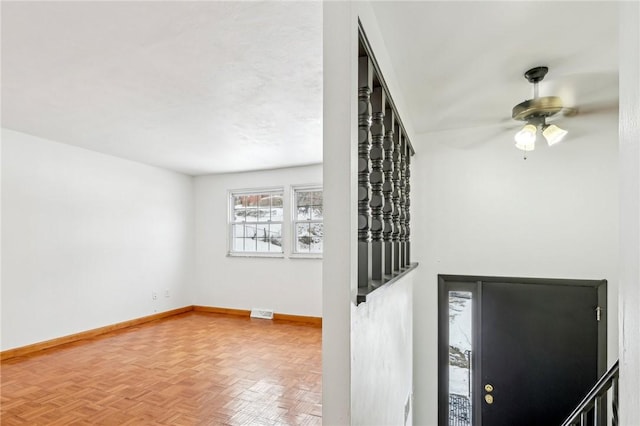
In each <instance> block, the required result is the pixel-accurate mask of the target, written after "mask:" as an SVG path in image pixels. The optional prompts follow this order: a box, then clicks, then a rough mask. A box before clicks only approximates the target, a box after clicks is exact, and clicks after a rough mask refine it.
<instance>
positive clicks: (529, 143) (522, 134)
mask: <svg viewBox="0 0 640 426" xmlns="http://www.w3.org/2000/svg"><path fill="white" fill-rule="evenodd" d="M536 131H537V129H536V126H534V125H533V124H527V125H526V126H524V127H523V128H522V130H520V131H519V132H518V133H516V137H515V140H516V148H518V149H521V150H523V151H533V150H534V149H535V147H536Z"/></svg>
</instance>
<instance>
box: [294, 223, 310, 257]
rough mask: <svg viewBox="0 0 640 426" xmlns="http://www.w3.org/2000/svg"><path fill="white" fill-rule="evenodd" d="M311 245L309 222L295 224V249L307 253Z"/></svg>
mask: <svg viewBox="0 0 640 426" xmlns="http://www.w3.org/2000/svg"><path fill="white" fill-rule="evenodd" d="M310 245H311V237H310V236H309V224H308V223H297V224H296V251H297V252H300V253H308V252H309V247H310Z"/></svg>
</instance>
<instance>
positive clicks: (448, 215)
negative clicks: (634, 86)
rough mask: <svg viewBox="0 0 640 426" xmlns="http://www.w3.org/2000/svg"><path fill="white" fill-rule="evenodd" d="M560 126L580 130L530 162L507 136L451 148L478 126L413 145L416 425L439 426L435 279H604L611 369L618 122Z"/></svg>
mask: <svg viewBox="0 0 640 426" xmlns="http://www.w3.org/2000/svg"><path fill="white" fill-rule="evenodd" d="M566 127H567V128H568V129H569V131H571V128H572V127H573V128H576V129H580V132H579V134H578V135H575V136H573V137H572V134H571V133H570V134H569V136H567V138H566V140H565V141H564V142H563V143H562V144H559V145H556V146H554V147H552V148H549V147H545V146H539V147H538V148H537V149H536V151H534V152H532V153H529V155H528V157H529V158H528V159H527V160H524V159H523V156H522V152H521V151H519V150H517V149H516V148H515V147H514V146H513V143H512V142H511V141H512V135H510V134H506V135H505V136H503V137H499V138H494V139H492V140H488V141H487V142H485V143H484V144H480V145H478V146H477V148H475V149H468V150H464V149H456V148H455V147H456V146H458V144H456V142H458V141H460V140H465V141H469V140H473V138H474V132H475V130H474V131H465V130H460V131H456V132H443V133H439V134H424V135H420V136H419V137H418V138H417V139H416V140H415V141H414V145H415V146H416V151H417V154H416V156H415V157H414V162H413V165H412V177H413V182H414V184H413V185H412V197H411V199H412V206H413V215H412V219H413V221H412V222H413V223H412V228H413V230H414V232H413V235H412V244H413V252H412V253H413V256H414V257H415V260H416V261H418V262H420V265H421V268H420V269H419V270H418V271H417V272H418V273H417V276H416V280H415V281H416V286H415V291H414V296H415V297H414V300H415V306H414V312H415V342H416V343H415V355H414V356H415V367H416V371H415V387H416V393H415V398H416V403H415V419H416V424H420V425H435V424H437V399H438V395H437V345H436V342H437V311H438V309H437V275H438V274H460V275H481V276H513V277H544V278H583V279H603V278H604V279H607V280H608V282H609V287H608V289H609V297H608V303H609V306H608V309H609V310H608V316H607V319H608V340H609V350H608V360H609V364H611V363H613V361H615V359H616V358H617V339H618V335H617V313H618V311H617V305H618V303H617V286H618V270H617V262H618V190H617V186H618V183H617V179H618V145H617V116H616V115H615V114H611V115H609V116H607V117H605V118H597V117H584V118H580V117H579V116H578V117H575V118H573V119H572V121H568V120H567V122H566ZM575 133H578V132H575ZM539 145H542V144H539Z"/></svg>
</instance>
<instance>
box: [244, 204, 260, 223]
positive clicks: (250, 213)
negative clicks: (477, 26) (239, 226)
mask: <svg viewBox="0 0 640 426" xmlns="http://www.w3.org/2000/svg"><path fill="white" fill-rule="evenodd" d="M245 215H246V220H247V221H249V222H257V221H258V209H257V208H255V207H251V208H248V209H247V210H246V213H245Z"/></svg>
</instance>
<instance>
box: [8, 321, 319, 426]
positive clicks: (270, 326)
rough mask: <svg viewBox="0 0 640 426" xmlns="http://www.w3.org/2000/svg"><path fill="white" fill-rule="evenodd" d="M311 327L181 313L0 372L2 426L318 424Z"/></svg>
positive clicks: (16, 362)
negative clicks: (0, 374)
mask: <svg viewBox="0 0 640 426" xmlns="http://www.w3.org/2000/svg"><path fill="white" fill-rule="evenodd" d="M321 334H322V332H321V329H320V328H317V327H313V326H308V325H303V324H296V323H290V322H285V321H268V320H260V319H249V318H244V317H232V316H226V315H220V314H209V313H199V312H189V313H185V314H181V315H176V316H173V317H170V318H166V319H163V320H159V321H154V322H152V323H148V324H144V325H141V326H137V327H132V328H129V329H125V330H121V331H117V332H114V333H110V334H107V335H104V336H100V337H97V338H94V339H89V340H85V341H81V342H75V343H70V344H67V345H64V346H62V347H59V348H55V349H49V350H45V351H41V352H39V353H36V354H32V355H30V356H25V357H19V358H13V359H9V360H6V361H3V362H2V366H1V373H2V377H1V389H0V391H1V409H0V411H1V423H2V425H118V426H119V425H178V426H179V425H319V424H321V414H322V412H321V393H322V385H321V377H322V375H321Z"/></svg>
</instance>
